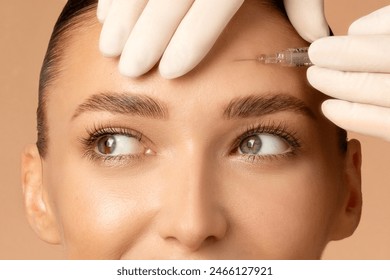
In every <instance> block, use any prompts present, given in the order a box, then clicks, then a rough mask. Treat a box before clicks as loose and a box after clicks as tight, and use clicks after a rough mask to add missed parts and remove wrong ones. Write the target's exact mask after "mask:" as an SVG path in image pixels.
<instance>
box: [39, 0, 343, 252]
mask: <svg viewBox="0 0 390 280" xmlns="http://www.w3.org/2000/svg"><path fill="white" fill-rule="evenodd" d="M99 31H100V26H99V25H98V24H94V25H93V26H92V27H89V28H87V29H86V30H85V31H84V32H77V34H76V33H75V35H74V40H72V41H71V42H70V45H69V46H68V47H67V50H66V55H65V56H64V57H65V61H64V63H63V71H62V72H61V75H60V77H59V78H58V80H57V82H56V83H55V84H54V86H53V87H52V88H51V89H50V92H49V100H48V103H47V116H48V139H49V140H48V141H49V142H48V154H47V156H46V157H45V159H44V160H43V185H44V186H45V189H46V191H47V193H48V197H49V201H50V208H51V209H52V210H53V213H54V215H55V219H56V221H57V224H58V232H59V233H60V236H61V240H62V243H63V245H64V249H65V252H66V254H67V257H69V258H78V259H80V258H93V259H111V258H113V259H117V258H121V259H127V258H131V259H220V258H223V259H262V258H266V259H301V258H319V257H320V255H321V253H322V251H323V249H324V247H325V245H326V243H327V242H328V241H329V240H330V239H332V238H333V234H334V231H335V230H336V228H337V227H338V225H337V221H338V216H339V215H340V212H341V211H342V206H343V205H342V204H343V201H344V195H345V194H344V193H345V192H344V191H343V188H344V183H345V182H344V179H343V164H344V161H343V154H342V152H340V148H339V145H338V140H337V133H336V128H335V127H334V126H333V125H331V124H330V123H329V122H328V121H326V120H325V119H324V118H323V116H322V115H321V113H320V111H319V107H320V101H321V100H322V98H323V97H322V96H321V95H320V94H319V93H318V92H315V91H314V90H313V89H312V88H310V87H309V85H308V84H307V82H306V79H305V71H306V69H297V68H283V67H281V66H269V65H268V66H265V65H260V64H258V63H256V62H253V61H245V62H243V61H237V60H238V59H243V58H253V57H255V56H256V55H258V54H260V53H273V52H276V51H279V50H283V49H286V48H290V47H302V46H305V45H306V43H305V42H304V41H303V40H302V39H300V38H299V36H298V35H296V34H295V33H294V31H293V30H292V28H291V27H290V26H289V25H288V24H287V23H286V22H285V20H284V19H283V18H282V17H281V16H279V15H277V13H276V12H274V11H273V10H270V9H269V8H265V7H262V6H261V5H254V4H245V5H244V6H243V7H242V8H241V10H240V11H239V13H238V14H237V15H236V17H235V18H234V20H233V21H232V22H231V23H230V25H229V26H228V28H227V29H226V31H225V33H224V34H223V35H222V37H221V38H220V39H219V41H218V42H217V45H216V46H215V47H214V48H213V50H212V52H211V53H210V54H209V55H208V57H207V58H206V60H205V61H204V62H203V63H202V64H201V65H200V66H199V67H197V68H196V69H195V70H194V71H192V72H191V73H190V74H189V75H187V76H185V77H182V78H179V79H175V80H165V79H163V78H161V77H160V76H159V74H158V71H157V70H153V71H152V72H150V73H149V74H147V75H145V76H143V77H141V78H138V79H130V78H126V77H122V76H121V75H120V74H119V73H118V71H117V59H108V58H103V57H102V56H101V55H100V53H99V52H98V49H97V46H98V36H99Z"/></svg>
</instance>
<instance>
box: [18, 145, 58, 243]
mask: <svg viewBox="0 0 390 280" xmlns="http://www.w3.org/2000/svg"><path fill="white" fill-rule="evenodd" d="M21 175H22V186H23V196H24V205H25V209H26V213H27V219H28V221H29V223H30V225H31V227H32V228H33V230H34V231H35V232H36V233H37V234H38V236H39V237H40V238H41V239H42V240H44V241H46V242H48V243H52V244H59V243H60V242H61V238H60V233H59V230H58V226H57V222H56V219H55V215H54V213H53V212H52V210H51V208H50V205H49V199H48V195H47V192H46V191H45V188H44V186H43V180H42V159H41V156H40V155H39V152H38V148H37V146H36V145H35V144H31V145H29V146H27V147H26V148H25V150H24V152H23V154H22V174H21Z"/></svg>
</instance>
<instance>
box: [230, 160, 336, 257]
mask: <svg viewBox="0 0 390 280" xmlns="http://www.w3.org/2000/svg"><path fill="white" fill-rule="evenodd" d="M323 170H326V169H324V166H323V165H322V164H321V163H316V162H303V161H302V162H299V163H297V162H295V163H293V164H291V165H290V166H289V167H286V168H282V169H280V170H274V171H272V170H270V171H267V172H262V171H258V172H253V173H249V174H248V173H246V174H245V172H242V174H245V175H246V176H245V177H243V176H241V180H237V179H235V178H239V177H238V176H236V175H234V176H232V178H230V179H231V180H230V182H232V185H233V186H234V188H235V199H234V201H235V202H236V203H235V204H234V202H232V209H235V210H234V212H233V215H235V218H233V219H232V220H234V221H235V222H236V224H235V226H234V227H233V228H235V229H237V230H238V231H240V232H241V233H245V234H244V235H243V236H242V238H241V240H242V242H243V243H244V244H245V245H243V246H242V247H246V248H257V249H256V250H255V251H256V252H258V253H259V254H261V253H264V252H268V253H269V255H268V256H267V257H268V258H270V259H274V258H282V259H300V258H304V259H308V258H310V259H311V258H319V257H320V255H321V252H322V251H323V249H324V247H325V245H326V243H327V241H328V231H329V227H330V226H331V224H332V221H333V215H334V213H333V209H334V208H335V207H336V202H337V191H336V189H337V188H336V184H335V180H334V179H333V178H331V177H329V174H328V176H327V175H326V174H325V172H324V171H323ZM233 177H235V178H233ZM239 201H245V203H238V202H239ZM249 243H250V244H249ZM252 250H253V249H252ZM263 257H264V256H263Z"/></svg>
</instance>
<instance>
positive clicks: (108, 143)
mask: <svg viewBox="0 0 390 280" xmlns="http://www.w3.org/2000/svg"><path fill="white" fill-rule="evenodd" d="M115 146H116V143H115V138H114V137H112V136H104V137H103V138H102V139H101V140H100V141H99V144H98V150H99V152H100V153H102V154H111V153H112V152H113V151H114V150H115Z"/></svg>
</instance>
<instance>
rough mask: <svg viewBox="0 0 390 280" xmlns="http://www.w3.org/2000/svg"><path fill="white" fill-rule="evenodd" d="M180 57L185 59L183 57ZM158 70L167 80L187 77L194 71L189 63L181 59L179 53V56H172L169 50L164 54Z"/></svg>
mask: <svg viewBox="0 0 390 280" xmlns="http://www.w3.org/2000/svg"><path fill="white" fill-rule="evenodd" d="M167 52H168V53H167ZM180 57H183V55H181V56H180ZM158 68H159V72H160V75H161V76H162V77H163V78H165V79H175V78H178V77H180V76H183V75H185V74H186V73H188V72H189V71H190V70H191V69H192V67H190V66H189V65H187V61H186V60H185V59H180V58H179V54H178V53H177V55H171V54H170V53H169V50H167V51H166V53H164V55H163V57H162V58H161V61H160V64H159V67H158Z"/></svg>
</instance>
